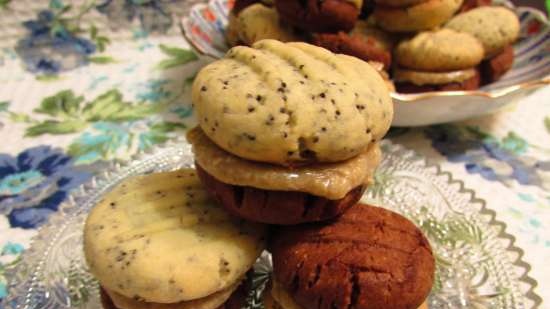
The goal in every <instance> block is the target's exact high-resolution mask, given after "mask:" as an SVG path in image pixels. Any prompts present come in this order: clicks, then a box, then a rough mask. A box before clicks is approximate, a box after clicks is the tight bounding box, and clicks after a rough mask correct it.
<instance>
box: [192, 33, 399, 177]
mask: <svg viewBox="0 0 550 309" xmlns="http://www.w3.org/2000/svg"><path fill="white" fill-rule="evenodd" d="M192 97H193V103H194V105H195V108H196V112H197V116H198V120H199V125H200V126H201V128H202V130H203V131H204V133H205V134H206V135H207V136H208V137H209V138H210V139H211V140H212V141H214V142H215V143H216V144H217V145H218V146H219V147H221V148H223V149H224V150H226V151H227V152H229V153H232V154H234V155H236V156H239V157H241V158H244V159H248V160H253V161H261V162H269V163H274V164H279V165H283V166H290V165H294V166H296V165H300V164H307V163H312V162H338V161H343V160H347V159H350V158H352V157H354V156H357V155H358V154H360V153H362V152H364V151H365V150H366V149H367V148H368V147H369V146H370V145H371V144H373V143H376V142H377V141H379V140H380V139H381V138H382V137H383V136H384V134H385V133H386V131H387V130H388V129H389V126H390V124H391V121H392V116H393V105H392V101H391V98H390V96H389V93H388V91H387V89H386V85H385V83H384V80H383V79H382V78H381V77H380V75H379V74H378V72H376V70H374V69H373V68H372V67H371V66H370V65H369V64H368V63H366V62H363V61H361V60H359V59H357V58H355V57H350V56H346V55H335V54H333V53H331V52H330V51H328V50H326V49H323V48H320V47H316V46H313V45H309V44H306V43H286V44H284V43H281V42H278V41H274V40H263V41H260V42H257V43H255V44H254V45H253V46H252V48H249V47H244V46H238V47H234V48H232V49H231V50H230V51H229V52H228V53H227V55H226V56H225V57H224V58H223V59H221V60H218V61H216V62H214V63H211V64H210V65H208V66H206V67H205V68H203V69H202V70H201V71H200V72H199V73H198V74H197V77H196V79H195V81H194V83H193V91H192Z"/></svg>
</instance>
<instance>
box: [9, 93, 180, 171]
mask: <svg viewBox="0 0 550 309" xmlns="http://www.w3.org/2000/svg"><path fill="white" fill-rule="evenodd" d="M179 95H181V94H179ZM176 99H177V98H170V101H167V102H156V103H154V104H153V103H150V102H140V103H133V102H129V101H127V100H125V98H124V97H123V95H122V93H120V91H119V90H117V89H112V90H109V91H106V92H104V93H102V94H100V95H98V96H97V97H95V98H93V99H92V100H89V101H88V100H87V99H86V98H85V97H84V96H81V95H76V94H75V93H74V92H73V91H72V90H63V91H59V92H58V93H56V94H54V95H52V96H49V97H46V98H44V99H43V100H42V102H41V103H40V105H39V106H38V107H37V108H35V109H34V115H25V114H18V113H14V112H10V111H8V107H9V105H8V103H7V102H1V103H0V112H2V111H3V112H5V113H8V115H9V117H10V119H11V120H12V121H14V122H19V123H24V124H26V129H25V136H26V137H36V136H41V135H46V134H51V135H66V134H80V135H79V136H77V137H76V138H75V139H74V140H73V142H71V143H70V145H69V146H68V152H69V154H71V155H72V156H74V157H76V161H77V163H79V164H88V163H93V162H96V161H98V160H111V159H118V158H122V159H128V157H127V156H128V155H129V154H131V153H135V152H136V151H139V150H144V149H147V148H149V147H151V146H153V145H155V144H159V143H163V142H166V141H167V140H168V139H169V138H170V137H171V136H172V133H173V132H175V131H179V130H184V129H186V126H185V124H183V123H182V122H175V121H167V120H164V119H163V118H162V117H161V116H160V115H162V114H163V113H165V112H170V113H171V114H173V115H175V116H176V117H177V118H178V119H184V118H187V117H189V116H191V113H190V112H189V111H190V110H189V109H187V108H185V107H184V106H177V107H173V106H172V105H173V104H174V103H173V102H174V101H175V100H176ZM179 110H183V111H184V112H180V113H178V112H176V111H179ZM35 116H36V118H35Z"/></svg>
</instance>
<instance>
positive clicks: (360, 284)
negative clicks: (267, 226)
mask: <svg viewBox="0 0 550 309" xmlns="http://www.w3.org/2000/svg"><path fill="white" fill-rule="evenodd" d="M270 251H271V252H272V255H273V274H274V282H275V281H276V282H278V283H279V284H280V286H281V288H282V289H284V291H285V292H286V293H288V295H289V296H290V297H291V298H292V300H293V301H294V302H295V303H296V304H297V305H298V306H300V307H301V308H308V309H331V308H357V309H371V308H417V307H418V306H420V305H421V304H422V303H423V302H424V300H425V299H426V297H427V296H428V294H429V292H430V290H431V288H432V283H433V280H434V271H435V260H434V256H433V254H432V250H431V248H430V245H429V243H428V241H427V239H426V237H425V236H424V235H423V234H422V232H421V231H420V230H419V229H418V228H417V227H416V226H415V225H414V224H413V223H412V222H411V221H409V220H407V219H406V218H404V217H403V216H401V215H399V214H396V213H394V212H391V211H388V210H385V209H383V208H378V207H373V206H368V205H361V204H360V205H357V206H354V207H352V208H350V210H348V211H347V212H345V213H344V214H343V215H342V216H340V217H339V218H338V219H336V220H333V221H331V222H327V223H318V224H306V225H300V226H289V227H280V228H278V229H277V230H276V231H274V233H273V236H272V241H271V245H270ZM273 296H274V298H275V295H273Z"/></svg>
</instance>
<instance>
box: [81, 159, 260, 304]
mask: <svg viewBox="0 0 550 309" xmlns="http://www.w3.org/2000/svg"><path fill="white" fill-rule="evenodd" d="M264 232H265V226H263V225H259V224H253V223H246V222H242V221H240V220H238V219H236V218H234V217H232V216H230V215H229V214H227V213H226V212H225V211H224V210H223V209H222V208H221V207H220V206H219V205H218V204H216V203H215V202H214V201H213V200H211V199H210V198H209V197H208V195H207V192H206V190H205V189H204V187H203V186H202V185H201V183H200V180H199V179H198V177H197V175H196V172H195V171H194V170H192V169H184V170H180V171H175V172H165V173H157V174H149V175H144V176H138V177H134V178H131V179H128V180H126V181H124V182H122V183H121V184H119V185H118V186H117V187H115V188H114V189H113V190H112V191H111V192H109V193H108V194H106V195H105V196H104V198H103V199H102V200H101V201H100V202H99V203H98V205H96V206H95V207H94V208H93V209H92V211H91V212H90V215H89V216H88V218H87V220H86V224H85V227H84V253H85V257H86V261H87V264H88V266H89V268H90V271H91V273H92V274H93V275H94V276H95V277H96V278H97V280H98V281H99V282H100V284H101V286H102V287H103V288H104V289H105V290H106V291H107V292H108V293H109V294H110V295H111V297H113V296H114V297H115V299H113V300H114V302H115V303H117V301H118V302H123V303H128V302H132V301H133V302H138V303H141V302H150V303H165V304H166V303H180V302H189V303H192V304H193V306H191V307H195V308H198V307H201V308H203V309H215V308H217V307H218V306H219V305H221V304H223V303H224V302H225V301H226V300H227V298H228V297H229V296H230V295H231V293H232V292H233V291H234V290H235V289H236V287H237V286H238V285H239V283H240V281H241V280H242V278H243V277H244V275H245V273H246V272H247V271H248V270H249V269H250V267H251V266H252V264H253V263H254V261H255V260H256V258H257V257H258V256H259V255H260V252H261V251H262V250H263V248H264V245H263V237H264ZM199 304H200V306H199ZM182 308H183V307H182Z"/></svg>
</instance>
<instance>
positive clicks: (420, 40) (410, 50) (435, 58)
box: [395, 29, 483, 72]
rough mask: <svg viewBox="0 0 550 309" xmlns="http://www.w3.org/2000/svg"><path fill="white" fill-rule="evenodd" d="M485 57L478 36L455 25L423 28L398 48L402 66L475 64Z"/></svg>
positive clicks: (445, 67) (435, 67)
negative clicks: (457, 29) (433, 28)
mask: <svg viewBox="0 0 550 309" xmlns="http://www.w3.org/2000/svg"><path fill="white" fill-rule="evenodd" d="M458 42H460V44H458ZM482 59H483V47H482V46H481V43H479V41H478V40H477V39H476V38H474V37H473V36H471V35H469V34H467V33H460V32H456V31H454V30H451V29H440V30H435V31H425V32H421V33H419V34H417V35H416V36H414V37H413V38H411V39H409V40H405V41H402V42H401V43H399V45H398V46H397V48H396V50H395V61H396V62H397V63H398V64H399V65H400V66H402V67H405V68H409V69H415V70H423V71H435V72H442V71H452V70H461V69H467V68H472V67H475V66H476V65H478V64H479V63H480V62H481V60H482Z"/></svg>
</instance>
